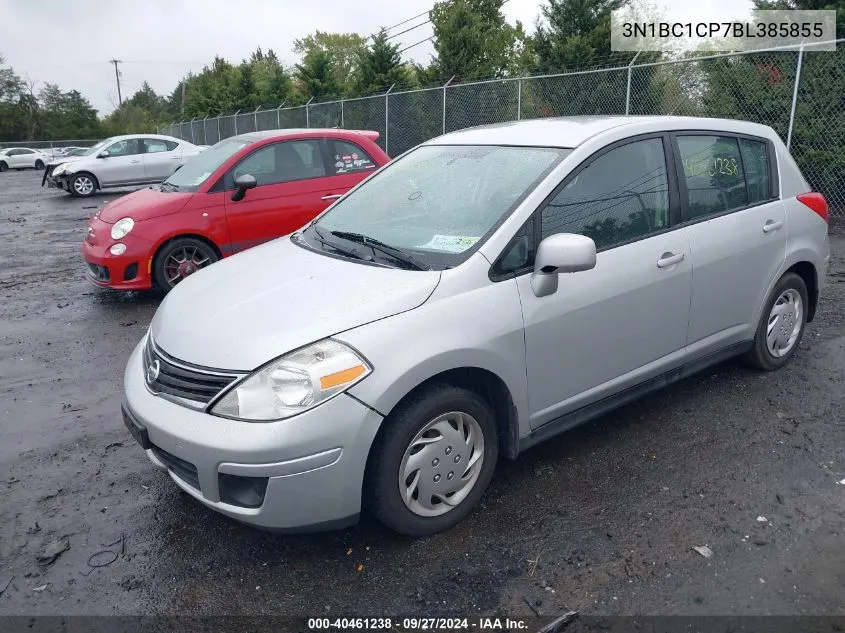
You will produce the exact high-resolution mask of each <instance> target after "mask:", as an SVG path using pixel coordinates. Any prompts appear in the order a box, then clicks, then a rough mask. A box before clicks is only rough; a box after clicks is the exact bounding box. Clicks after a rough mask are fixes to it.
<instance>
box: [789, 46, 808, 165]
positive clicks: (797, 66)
mask: <svg viewBox="0 0 845 633" xmlns="http://www.w3.org/2000/svg"><path fill="white" fill-rule="evenodd" d="M803 60H804V45H803V44H801V46H800V47H799V48H798V61H797V62H796V63H795V85H794V86H793V87H792V109H791V110H790V111H789V131H788V132H787V133H786V149H790V146H791V145H792V130H793V126H794V125H795V104H796V102H797V101H798V83H799V82H800V81H801V64H802V62H803Z"/></svg>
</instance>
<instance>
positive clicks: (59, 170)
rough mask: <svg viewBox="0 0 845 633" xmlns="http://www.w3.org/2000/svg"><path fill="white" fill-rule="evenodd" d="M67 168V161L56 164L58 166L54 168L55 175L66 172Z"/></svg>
mask: <svg viewBox="0 0 845 633" xmlns="http://www.w3.org/2000/svg"><path fill="white" fill-rule="evenodd" d="M66 169H67V163H61V164H59V165H56V168H55V169H54V170H53V175H54V176H58V175H59V174H63V173H65V170H66Z"/></svg>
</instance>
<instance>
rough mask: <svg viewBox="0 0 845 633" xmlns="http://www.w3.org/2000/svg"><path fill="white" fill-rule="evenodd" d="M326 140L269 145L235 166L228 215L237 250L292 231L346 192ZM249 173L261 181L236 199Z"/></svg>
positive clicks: (229, 181)
mask: <svg viewBox="0 0 845 633" xmlns="http://www.w3.org/2000/svg"><path fill="white" fill-rule="evenodd" d="M325 142H326V141H325V140H323V139H315V138H304V139H294V140H288V141H281V142H278V143H271V144H269V145H263V146H262V147H260V148H258V149H256V150H255V151H253V152H252V153H250V154H248V155H247V156H245V157H244V158H243V159H241V160H240V162H238V164H236V165H235V166H234V167H233V168H232V169H231V170H229V172H228V173H227V174H226V176H225V189H226V192H227V193H226V197H225V199H226V221H227V223H228V225H229V235H230V238H231V241H232V244H231V246H232V251H233V252H238V251H241V250H244V249H246V248H250V247H252V246H256V245H258V244H261V243H262V242H266V241H269V240H271V239H274V238H277V237H280V236H282V235H287V234H288V233H292V232H293V231H295V230H296V229H298V228H300V227H301V226H303V225H304V224H306V223H307V222H309V221H310V220H311V219H313V218H314V217H315V216H316V215H318V214H319V213H321V212H322V211H323V210H325V208H326V207H327V206H328V205H329V204H331V203H332V201H333V200H334V198H333V197H332V196H333V195H334V194H338V193H343V192H342V191H338V190H337V188H336V186H337V183H336V177H335V176H334V175H332V171H333V170H331V169H330V167H331V166H330V165H327V164H326V161H325V159H324V154H325V146H324V143H325ZM245 174H249V175H251V176H253V177H254V178H255V179H256V181H257V183H258V185H257V186H256V187H255V188H254V189H251V190H249V191H247V192H246V195H245V196H244V198H243V199H241V200H238V201H234V200H232V196H231V193H232V191H234V189H235V184H234V181H235V179H236V178H238V177H239V176H243V175H245Z"/></svg>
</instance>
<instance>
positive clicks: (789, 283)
mask: <svg viewBox="0 0 845 633" xmlns="http://www.w3.org/2000/svg"><path fill="white" fill-rule="evenodd" d="M808 305H809V303H808V300H807V286H806V285H805V284H804V280H803V279H801V277H799V276H798V275H796V274H795V273H787V274H785V275H784V276H783V277H781V278H780V280H779V281H778V283H777V284H776V285H775V287H774V289H773V290H772V292H771V294H770V295H769V298H768V300H767V301H766V305H765V307H764V308H763V312H762V314H761V315H760V322H759V324H758V325H757V333H756V335H755V336H754V346H753V347H752V348H751V350H749V352H748V353H747V354H746V360H747V361H748V362H749V363H750V364H751V365H753V366H754V367H757V368H758V369H762V370H765V371H772V370H774V369H780V368H781V367H783V366H784V365H786V363H787V362H788V361H789V359H790V358H792V355H793V354H794V353H795V350H796V349H797V348H798V344H799V343H800V342H801V337H802V336H804V326H805V324H806V321H807V307H808Z"/></svg>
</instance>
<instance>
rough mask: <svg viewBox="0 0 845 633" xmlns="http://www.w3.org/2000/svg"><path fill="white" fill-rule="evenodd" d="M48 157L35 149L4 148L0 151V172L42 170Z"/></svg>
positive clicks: (48, 159) (48, 160)
mask: <svg viewBox="0 0 845 633" xmlns="http://www.w3.org/2000/svg"><path fill="white" fill-rule="evenodd" d="M48 162H50V157H49V156H47V155H46V154H44V153H43V152H39V151H38V150H37V149H30V148H28V147H6V148H4V149H0V171H7V170H9V169H44V167H45V166H46V165H47V163H48Z"/></svg>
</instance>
